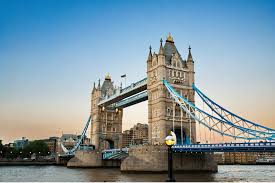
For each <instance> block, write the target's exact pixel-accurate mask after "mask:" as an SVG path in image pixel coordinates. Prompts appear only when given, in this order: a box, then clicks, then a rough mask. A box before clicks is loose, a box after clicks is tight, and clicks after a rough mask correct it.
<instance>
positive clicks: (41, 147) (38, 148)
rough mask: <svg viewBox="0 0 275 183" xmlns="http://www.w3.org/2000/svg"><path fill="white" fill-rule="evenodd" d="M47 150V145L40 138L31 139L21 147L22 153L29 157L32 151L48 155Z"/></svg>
mask: <svg viewBox="0 0 275 183" xmlns="http://www.w3.org/2000/svg"><path fill="white" fill-rule="evenodd" d="M48 152H49V147H48V146H47V144H46V143H45V142H44V141H42V140H35V141H32V142H30V143H29V144H28V145H27V146H26V147H25V148H24V149H23V155H24V156H25V157H30V156H31V154H33V153H35V154H36V155H38V156H46V155H48Z"/></svg>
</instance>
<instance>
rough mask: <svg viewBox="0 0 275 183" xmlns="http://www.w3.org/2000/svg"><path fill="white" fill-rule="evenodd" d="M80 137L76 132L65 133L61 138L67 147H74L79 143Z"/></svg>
mask: <svg viewBox="0 0 275 183" xmlns="http://www.w3.org/2000/svg"><path fill="white" fill-rule="evenodd" d="M77 140H78V137H77V135H75V134H63V135H62V136H61V138H60V141H61V143H62V144H63V145H64V146H65V147H66V148H67V149H72V148H73V147H74V145H75V144H76V143H77Z"/></svg>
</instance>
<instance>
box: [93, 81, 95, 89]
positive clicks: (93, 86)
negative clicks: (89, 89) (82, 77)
mask: <svg viewBox="0 0 275 183" xmlns="http://www.w3.org/2000/svg"><path fill="white" fill-rule="evenodd" d="M94 90H95V82H94V86H93V91H94Z"/></svg>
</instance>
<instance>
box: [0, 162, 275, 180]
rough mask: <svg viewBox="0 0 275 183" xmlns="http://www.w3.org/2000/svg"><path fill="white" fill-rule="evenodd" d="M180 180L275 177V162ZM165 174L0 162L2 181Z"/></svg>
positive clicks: (155, 176) (226, 168)
mask: <svg viewBox="0 0 275 183" xmlns="http://www.w3.org/2000/svg"><path fill="white" fill-rule="evenodd" d="M175 178H176V180H177V181H188V182H192V181H199V182H202V181H211V182H217V181H219V182H221V181H224V182H233V181H235V182H239V181H240V182H246V181H253V182H260V181H266V182H269V181H274V180H275V166H274V165H257V166H251V165H220V166H219V172H218V173H196V174H191V173H181V174H176V175H175ZM165 179H166V174H148V173H147V174H129V173H121V172H120V170H119V169H118V168H113V169H110V168H109V169H105V168H97V169H88V168H85V169H71V168H66V167H62V166H0V181H11V182H13V181H15V182H18V181H20V182H25V181H26V182H36V181H42V182H44V181H49V182H52V181H55V182H60V181H62V182H67V181H70V182H82V181H92V182H93V181H100V182H103V181H130V182H131V181H141V182H142V181H153V182H154V181H165Z"/></svg>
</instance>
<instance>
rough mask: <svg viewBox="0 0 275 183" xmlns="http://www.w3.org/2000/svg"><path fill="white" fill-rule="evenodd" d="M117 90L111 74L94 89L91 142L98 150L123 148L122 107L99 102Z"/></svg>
mask: <svg viewBox="0 0 275 183" xmlns="http://www.w3.org/2000/svg"><path fill="white" fill-rule="evenodd" d="M115 92H116V89H115V87H114V85H113V82H112V80H111V77H110V76H109V74H108V75H107V76H106V77H105V80H104V82H103V84H102V85H101V84H100V80H99V82H98V87H97V88H96V87H95V85H94V88H93V90H92V96H91V115H92V118H91V123H92V124H91V143H92V144H93V145H94V146H95V148H96V149H98V150H103V149H113V148H121V145H122V115H123V110H122V109H111V108H108V107H105V106H102V107H100V106H98V103H99V102H100V101H101V100H102V99H104V98H106V97H109V96H111V95H113V94H114V93H115Z"/></svg>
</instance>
